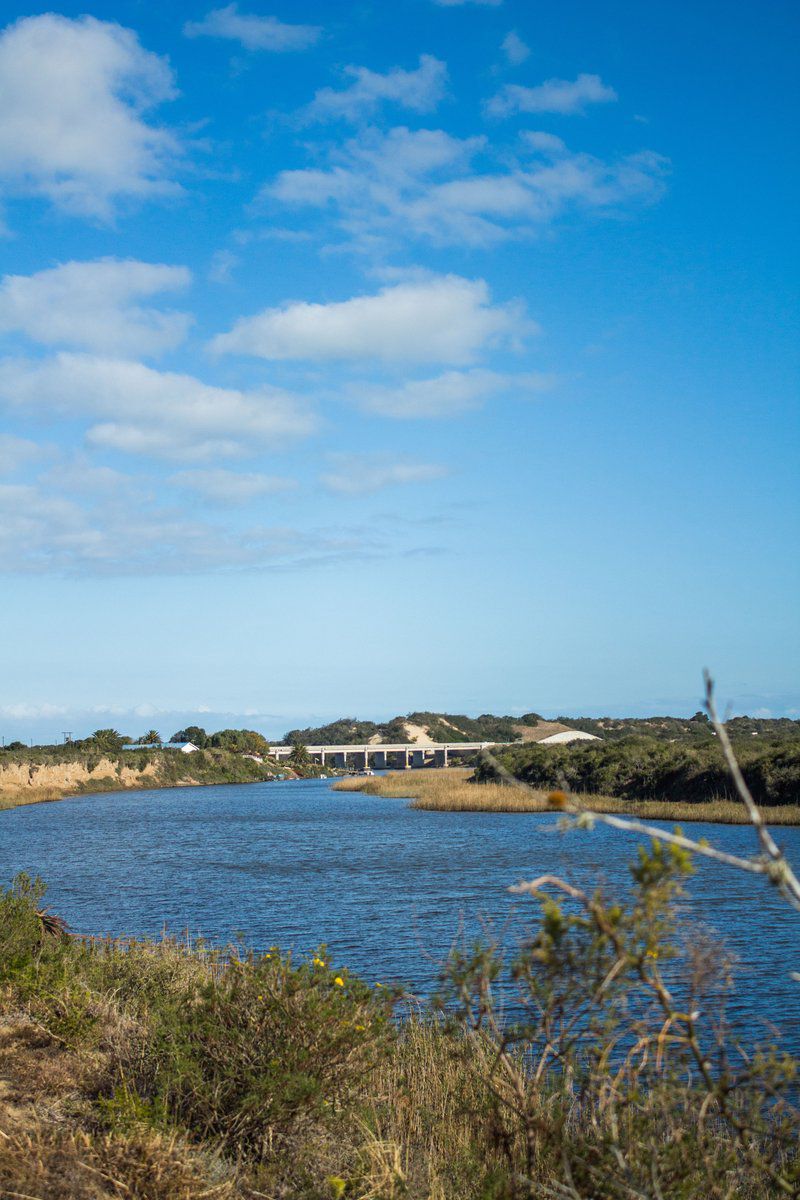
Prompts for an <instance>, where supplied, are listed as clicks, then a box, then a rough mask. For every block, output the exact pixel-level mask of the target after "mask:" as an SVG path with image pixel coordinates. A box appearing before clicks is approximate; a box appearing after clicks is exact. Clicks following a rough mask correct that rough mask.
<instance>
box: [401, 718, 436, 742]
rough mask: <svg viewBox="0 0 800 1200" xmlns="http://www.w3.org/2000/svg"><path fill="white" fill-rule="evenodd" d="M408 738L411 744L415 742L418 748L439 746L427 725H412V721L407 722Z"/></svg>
mask: <svg viewBox="0 0 800 1200" xmlns="http://www.w3.org/2000/svg"><path fill="white" fill-rule="evenodd" d="M406 737H407V738H408V740H409V742H415V743H416V744H417V745H418V746H435V745H437V743H436V742H434V740H433V738H432V737H431V736H430V734H429V733H428V728H427V726H426V725H412V724H411V723H410V721H406Z"/></svg>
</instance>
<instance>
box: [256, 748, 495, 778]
mask: <svg viewBox="0 0 800 1200" xmlns="http://www.w3.org/2000/svg"><path fill="white" fill-rule="evenodd" d="M501 745H506V743H505V742H439V743H437V744H436V745H435V746H420V745H418V744H417V743H415V742H409V743H407V744H406V743H402V742H398V743H388V742H387V743H378V744H376V745H366V746H365V745H364V744H363V743H361V744H359V745H353V746H306V750H307V751H308V755H309V758H312V759H314V760H316V761H317V762H319V763H320V764H321V765H322V766H323V767H324V766H328V765H329V766H331V767H337V768H338V769H339V770H345V769H346V768H347V767H348V766H351V767H354V768H355V769H357V770H361V771H369V770H371V769H372V770H376V771H386V770H398V769H400V770H408V769H409V767H424V766H435V767H447V766H449V765H450V762H451V760H453V759H455V760H456V761H458V760H459V759H461V758H464V757H466V756H467V755H471V754H475V753H476V752H477V751H478V750H487V749H488V748H489V747H490V746H501ZM293 749H294V747H293V746H270V748H269V753H270V755H271V756H272V757H274V758H277V759H282V758H288V757H289V755H290V754H291V753H292V750H293Z"/></svg>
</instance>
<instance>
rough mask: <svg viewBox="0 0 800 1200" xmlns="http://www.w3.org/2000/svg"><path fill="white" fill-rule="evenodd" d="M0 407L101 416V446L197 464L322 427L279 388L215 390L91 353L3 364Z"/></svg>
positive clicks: (90, 436) (92, 432) (96, 428)
mask: <svg viewBox="0 0 800 1200" xmlns="http://www.w3.org/2000/svg"><path fill="white" fill-rule="evenodd" d="M0 402H5V403H6V404H7V405H9V406H10V407H11V408H12V409H13V410H15V411H17V412H20V411H24V412H27V413H28V414H36V413H41V412H50V413H56V414H61V415H63V416H68V417H70V418H72V419H75V417H77V416H84V417H88V418H90V419H94V420H95V421H97V419H98V418H100V420H99V422H98V423H93V424H91V425H90V428H89V430H88V433H87V441H88V443H89V444H90V445H91V446H93V447H95V448H97V447H101V448H105V449H110V450H118V451H123V452H125V453H129V454H145V455H151V456H154V457H159V458H174V459H185V460H190V461H191V460H195V461H196V460H208V459H212V460H213V459H219V458H226V457H227V458H229V457H232V456H237V455H244V454H248V453H254V452H255V451H256V450H259V449H261V450H263V449H266V448H274V447H276V446H281V445H284V444H285V443H286V441H287V440H289V439H293V438H298V437H304V436H306V435H308V434H309V433H311V432H312V431H313V429H314V428H315V420H314V418H313V416H312V415H311V414H310V413H309V412H308V410H307V407H306V405H305V404H304V403H303V402H302V401H300V400H298V398H297V397H295V396H293V395H291V394H290V393H288V392H283V391H280V390H278V389H276V388H259V389H254V390H252V391H239V390H236V389H233V388H221V387H214V386H212V385H210V384H207V383H203V382H201V380H199V379H196V378H194V377H193V376H191V375H179V374H176V373H174V372H166V371H157V370H154V369H153V368H152V367H147V366H145V365H143V364H142V363H137V362H130V361H127V360H122V359H110V358H99V357H96V356H93V355H89V354H66V353H64V354H59V355H57V356H55V357H54V358H52V359H47V360H45V361H43V362H32V361H30V360H27V359H11V360H6V361H5V362H3V363H0Z"/></svg>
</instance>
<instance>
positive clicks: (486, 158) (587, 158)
mask: <svg viewBox="0 0 800 1200" xmlns="http://www.w3.org/2000/svg"><path fill="white" fill-rule="evenodd" d="M666 167H667V160H666V159H664V158H662V157H661V156H659V155H657V154H654V153H653V152H651V151H642V152H640V153H638V154H632V155H627V156H625V157H622V158H617V159H613V160H610V161H606V160H604V159H601V158H597V157H595V156H593V155H590V154H581V153H574V152H572V151H570V150H569V149H568V148H567V147H566V146H565V145H564V143H563V142H562V141H561V140H560V139H559V138H555V137H554V136H553V135H552V134H542V133H535V132H534V133H526V134H523V135H521V137H520V138H519V139H517V141H516V142H515V144H514V145H513V147H508V146H497V147H495V146H493V145H490V144H489V143H488V142H487V140H486V139H485V138H464V139H460V138H454V137H451V136H450V135H449V134H447V133H445V132H443V131H442V130H427V129H423V130H416V131H411V130H409V129H407V128H405V127H402V126H401V127H398V128H395V129H392V130H390V131H389V132H388V133H382V132H380V131H378V130H375V129H371V130H367V131H365V132H364V133H363V134H362V136H361V137H359V138H358V139H352V140H348V141H346V142H345V143H344V145H343V146H341V147H337V148H334V149H333V150H332V151H331V152H330V154H329V165H328V166H327V167H323V168H320V167H313V168H310V169H308V170H294V171H284V172H282V173H281V174H280V175H278V177H277V179H276V180H275V181H274V182H273V183H271V184H268V185H267V186H265V187H264V188H263V189H262V192H261V197H260V199H261V201H262V202H264V203H268V202H270V201H272V202H273V203H278V204H281V205H288V206H291V207H292V208H316V209H319V210H320V212H321V219H322V221H323V222H324V223H325V225H327V223H328V222H330V221H333V222H334V223H335V225H336V226H337V227H338V229H339V230H340V231H341V232H342V233H343V234H344V235H345V237H346V238H347V239H348V241H349V242H350V243H351V244H352V245H354V246H355V247H356V248H358V249H361V250H364V251H372V250H374V249H376V248H385V243H387V242H400V241H407V240H409V239H416V240H423V241H428V242H432V243H434V244H435V245H459V246H460V245H464V244H466V245H473V246H491V245H493V244H494V243H496V242H499V241H502V240H504V239H507V238H511V237H526V236H531V235H532V234H534V233H536V232H537V231H538V230H540V229H542V228H544V227H546V226H548V225H551V224H553V223H554V222H555V221H557V220H558V219H559V218H560V217H562V216H564V215H565V214H566V213H567V212H569V211H570V210H583V211H593V212H595V213H598V214H600V215H606V214H613V213H615V212H616V211H617V210H618V209H619V208H621V207H624V206H627V205H630V204H634V203H643V202H649V201H653V200H656V199H658V198H659V197H660V196H661V194H662V192H663V187H664V184H663V177H664V175H665V173H666Z"/></svg>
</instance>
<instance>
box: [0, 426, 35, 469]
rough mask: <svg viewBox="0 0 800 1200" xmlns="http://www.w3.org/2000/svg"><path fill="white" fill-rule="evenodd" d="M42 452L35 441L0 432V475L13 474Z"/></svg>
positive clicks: (33, 460)
mask: <svg viewBox="0 0 800 1200" xmlns="http://www.w3.org/2000/svg"><path fill="white" fill-rule="evenodd" d="M43 454H44V451H43V449H42V447H41V446H39V445H38V444H37V443H36V442H31V441H29V440H28V439H27V438H20V437H13V436H12V435H11V434H10V433H0V475H14V474H16V472H17V471H21V470H22V469H23V468H24V467H26V466H28V464H29V463H31V462H35V461H36V460H37V459H40V458H41V457H42V455H43Z"/></svg>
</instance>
